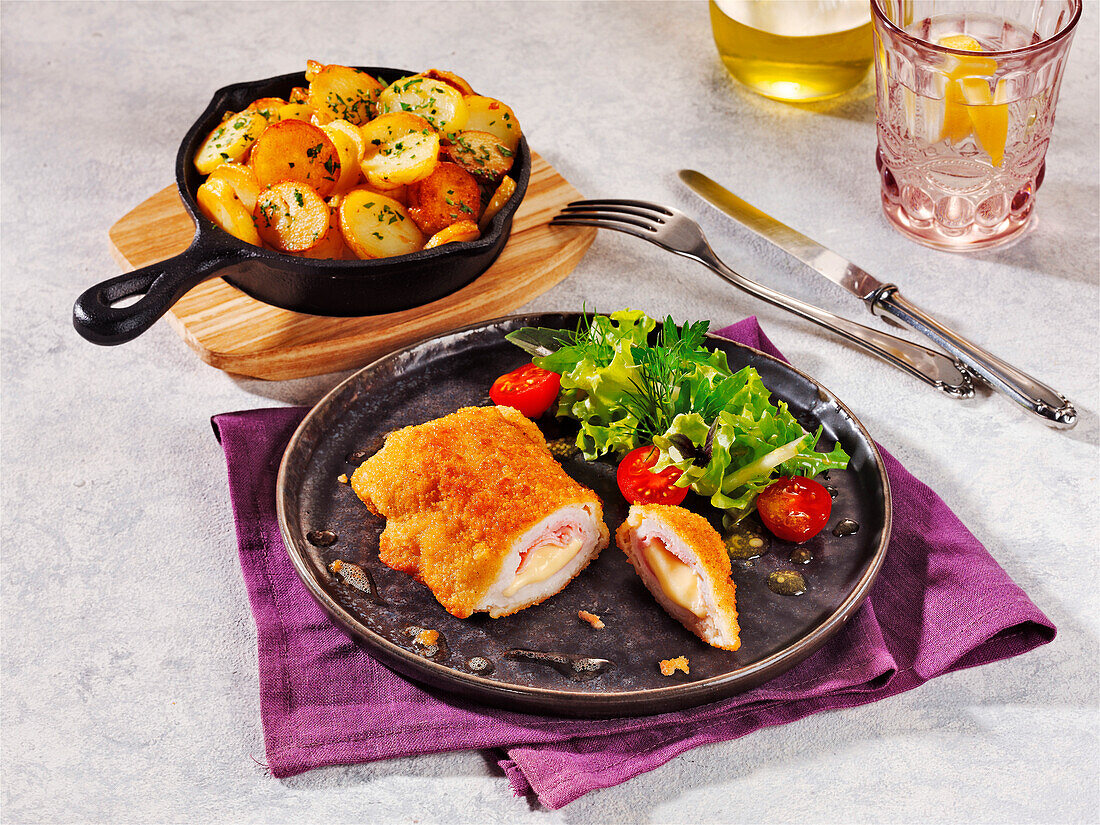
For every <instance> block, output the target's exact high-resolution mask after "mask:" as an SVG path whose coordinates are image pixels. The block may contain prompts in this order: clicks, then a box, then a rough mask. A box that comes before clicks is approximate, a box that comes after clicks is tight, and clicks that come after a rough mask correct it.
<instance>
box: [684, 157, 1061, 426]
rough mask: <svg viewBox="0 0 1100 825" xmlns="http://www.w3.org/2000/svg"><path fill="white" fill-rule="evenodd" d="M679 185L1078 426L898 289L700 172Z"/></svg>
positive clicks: (1051, 400)
mask: <svg viewBox="0 0 1100 825" xmlns="http://www.w3.org/2000/svg"><path fill="white" fill-rule="evenodd" d="M680 180H682V181H683V182H684V183H685V184H687V185H688V187H690V188H691V190H692V191H693V192H695V193H696V194H697V195H699V196H700V197H702V198H703V200H705V201H707V202H708V203H709V204H711V205H712V206H715V207H717V208H718V209H720V210H721V211H723V212H725V213H726V214H727V215H729V216H730V217H732V218H733V219H734V220H736V221H737V222H738V223H741V224H743V225H744V226H746V227H748V228H749V229H751V230H752V231H753V232H755V233H756V234H757V235H759V236H760V237H762V238H764V239H765V240H767V241H770V242H771V243H773V244H775V245H776V246H778V247H779V248H780V249H783V250H784V251H786V252H788V253H789V254H791V255H793V256H794V257H796V258H798V260H800V261H802V263H804V264H806V265H807V266H809V267H810V268H811V269H813V270H814V271H816V272H818V273H819V274H821V275H824V276H825V277H826V278H828V279H829V280H830V281H832V282H833V283H835V284H839V285H840V286H842V287H844V288H845V289H846V290H848V291H849V292H851V293H852V294H853V295H855V296H856V297H857V298H860V299H861V300H862V301H863V302H864V303H865V304H867V307H868V309H870V310H871V314H873V315H878V314H879V313H880V312H886V313H889V314H890V315H891V316H893V318H896V319H897V320H899V321H901V322H902V323H904V324H906V325H908V326H910V327H912V328H913V329H915V330H916V331H917V332H919V333H921V334H922V335H925V336H927V337H928V338H930V339H931V340H932V341H934V342H935V343H936V344H938V345H939V346H940V347H942V348H943V349H944V350H945V351H947V352H949V353H951V354H952V355H954V356H955V357H956V358H958V359H959V361H961V362H962V363H963V364H964V365H965V366H966V367H967V368H968V369H969V370H970V371H971V372H973V373H974V374H975V375H976V376H978V377H980V378H981V379H982V380H984V381H985V382H986V383H987V384H989V385H990V386H991V387H993V388H994V389H996V390H999V391H1000V392H1002V393H1004V394H1005V395H1007V396H1008V397H1009V398H1011V399H1012V400H1013V401H1015V402H1016V403H1018V404H1020V405H1022V406H1024V407H1026V408H1027V409H1028V410H1030V411H1031V412H1033V413H1035V414H1036V415H1039V416H1041V417H1042V418H1044V419H1046V421H1047V423H1048V424H1050V425H1052V426H1054V427H1059V428H1062V429H1069V428H1070V427H1073V426H1074V425H1075V424H1076V423H1077V410H1076V409H1074V407H1073V404H1071V403H1070V402H1069V401H1067V400H1066V398H1065V396H1063V395H1062V394H1061V393H1058V392H1056V391H1054V390H1053V389H1051V388H1050V387H1048V386H1047V385H1046V384H1044V383H1043V382H1041V381H1039V380H1038V379H1036V378H1032V377H1031V376H1030V375H1028V374H1027V373H1025V372H1023V371H1022V370H1020V369H1017V368H1016V367H1014V366H1012V365H1011V364H1008V363H1006V362H1005V361H1002V360H1001V359H1000V358H998V357H997V356H995V355H993V354H992V353H990V352H987V351H986V350H984V349H982V348H981V347H979V346H978V345H977V344H975V343H973V342H971V341H968V340H967V339H966V338H964V337H963V336H962V335H960V334H959V333H957V332H955V331H954V330H953V329H951V328H950V327H948V326H946V325H945V324H943V323H941V322H940V321H937V320H936V319H935V318H933V317H932V316H931V315H928V314H927V313H925V312H923V311H921V310H920V309H919V308H918V307H916V306H914V305H913V304H912V303H911V302H910V301H908V300H906V299H905V298H904V297H903V296H902V295H901V293H900V292H899V291H898V288H897V286H896V285H895V284H890V283H886V284H884V283H882V282H881V281H879V280H878V279H877V278H875V277H874V276H873V275H871V274H870V273H868V272H865V271H864V270H863V269H861V268H860V267H858V266H856V265H855V264H854V263H852V262H851V261H848V260H845V259H844V258H842V257H841V256H840V255H838V254H836V253H835V252H833V251H831V250H829V249H826V248H825V247H824V246H822V245H821V244H819V243H817V241H814V240H811V239H810V238H807V237H806V236H805V235H803V234H802V233H800V232H796V231H795V230H794V229H791V228H790V227H789V226H785V225H784V224H782V223H780V222H779V221H777V220H776V219H775V218H773V217H771V216H770V215H767V214H765V213H764V212H762V211H760V210H759V209H757V208H756V207H755V206H753V205H752V204H750V203H747V202H745V201H743V200H742V199H741V198H739V197H737V196H736V195H735V194H733V193H732V192H730V191H729V190H728V189H725V188H724V187H722V186H720V185H719V184H717V183H715V182H714V181H713V180H711V179H710V178H708V177H707V176H706V175H704V174H702V173H701V172H696V171H695V170H693V169H681V170H680Z"/></svg>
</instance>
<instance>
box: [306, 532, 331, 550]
mask: <svg viewBox="0 0 1100 825" xmlns="http://www.w3.org/2000/svg"><path fill="white" fill-rule="evenodd" d="M336 538H337V536H336V534H335V533H334V532H332V531H331V530H310V531H309V532H308V533H306V541H308V542H309V543H310V544H312V545H313V546H314V547H332V545H334V544H336Z"/></svg>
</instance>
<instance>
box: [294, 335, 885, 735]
mask: <svg viewBox="0 0 1100 825" xmlns="http://www.w3.org/2000/svg"><path fill="white" fill-rule="evenodd" d="M576 320H577V316H576V315H574V314H551V315H528V316H514V317H511V318H506V319H500V320H497V321H492V322H489V323H486V324H482V325H478V326H475V327H470V328H467V329H464V330H459V331H457V332H453V333H449V334H447V335H443V336H440V337H437V338H433V339H430V340H428V341H424V342H421V343H419V344H416V345H413V346H411V347H407V348H405V349H402V350H398V351H397V352H394V353H392V354H390V355H388V356H386V357H384V358H382V359H380V360H378V361H376V362H374V363H373V364H371V365H369V366H367V367H365V368H364V369H363V370H361V371H360V372H358V373H356V374H355V375H353V376H351V377H350V378H348V379H347V380H346V381H344V382H343V383H342V384H340V385H339V386H338V387H336V388H335V389H334V390H333V391H332V392H330V393H329V394H328V395H327V396H326V397H325V398H324V399H322V400H321V401H320V402H319V403H318V404H317V406H316V407H314V409H313V410H312V411H311V412H310V413H309V415H308V416H306V418H305V420H304V421H303V422H302V424H301V426H300V427H299V428H298V430H297V432H296V433H295V434H294V436H293V438H292V439H291V441H290V444H289V446H288V447H287V450H286V453H285V455H284V457H283V462H282V466H281V468H280V472H279V480H278V487H277V507H278V513H279V522H280V526H281V528H282V532H283V537H284V539H285V541H286V545H287V549H288V551H289V553H290V557H291V559H292V561H293V562H294V565H295V567H296V569H297V571H298V573H299V575H300V576H301V578H302V581H303V582H304V583H305V585H306V587H308V588H309V590H310V592H311V593H312V594H313V596H314V597H315V598H316V599H317V601H318V602H319V603H320V605H321V606H322V607H323V608H324V609H325V610H326V611H327V612H328V613H329V615H331V616H332V618H333V619H334V620H335V621H336V622H337V623H338V624H339V625H340V626H341V627H343V628H344V629H345V630H346V631H347V632H348V633H349V634H351V636H352V637H353V638H355V639H357V640H358V641H359V642H361V643H362V644H363V645H364V646H365V647H366V648H367V649H368V650H370V652H371V653H372V654H373V655H374V656H375V657H377V658H378V659H379V660H381V661H382V662H384V663H385V664H387V665H388V666H389V667H391V668H393V669H394V670H396V671H398V672H400V673H402V674H404V675H406V676H408V677H410V678H412V679H415V680H418V681H421V682H423V683H426V684H428V685H431V686H434V687H437V688H441V689H444V690H448V691H452V692H455V693H458V694H461V695H463V696H465V697H468V698H473V699H477V700H480V701H483V702H487V703H490V704H494V705H498V706H502V707H506V708H509V709H517V710H518V709H522V710H530V711H535V712H542V713H551V714H559V715H568V716H620V715H630V714H642V713H658V712H663V711H669V710H674V709H678V708H683V707H690V706H693V705H699V704H703V703H705V702H710V701H714V700H716V699H720V698H723V697H726V696H730V695H733V694H736V693H739V692H741V691H744V690H747V689H749V688H751V687H753V686H755V685H757V684H760V683H761V682H763V681H765V680H767V679H769V678H772V677H774V676H776V675H778V674H780V673H782V672H784V671H786V670H788V669H789V668H791V667H793V666H794V665H795V664H797V663H798V662H800V661H801V660H802V659H804V658H805V657H806V656H808V655H809V654H810V653H812V652H813V651H814V650H816V649H817V648H818V647H820V645H821V644H822V643H824V642H825V641H826V639H828V638H829V637H830V636H832V635H833V634H834V633H836V632H837V631H838V630H839V629H840V628H841V627H842V626H843V624H844V622H846V621H847V620H848V618H849V617H850V616H851V615H852V613H853V612H854V611H855V609H856V608H857V607H858V606H859V604H860V603H861V602H862V600H863V598H864V597H865V596H866V595H867V592H868V591H869V590H870V587H871V584H872V583H873V581H874V579H875V576H876V574H877V573H878V570H879V568H880V566H881V564H882V561H883V559H884V557H885V553H886V544H887V541H888V539H889V535H890V494H889V486H888V481H887V478H886V472H885V469H884V467H883V465H882V460H881V458H880V456H879V454H878V452H877V450H876V449H875V446H874V443H873V442H872V441H871V439H870V437H869V436H868V435H867V432H866V431H865V430H864V429H863V426H862V425H861V424H860V423H859V422H858V421H857V420H856V418H855V417H854V416H853V415H852V414H851V412H849V411H848V409H847V408H846V407H844V405H843V404H841V403H840V402H839V401H838V400H837V399H836V398H835V397H834V396H833V395H832V393H830V392H829V391H828V390H826V389H824V388H822V387H821V386H820V385H818V384H816V383H815V382H814V381H813V380H812V379H810V378H809V377H808V376H805V375H803V374H802V373H800V372H798V371H797V370H795V369H792V368H791V367H789V366H787V365H786V364H784V363H783V362H781V361H778V360H776V359H774V358H772V357H771V356H768V355H765V354H764V353H761V352H758V351H756V350H754V349H750V348H748V347H744V346H741V345H738V344H734V343H731V342H728V341H724V340H722V339H717V338H714V339H712V340H711V341H710V344H711V345H713V346H715V347H717V348H720V349H722V350H724V351H725V352H726V354H727V356H728V359H729V364H730V366H731V367H732V368H733V369H739V368H740V367H742V366H744V365H746V364H751V365H752V366H754V367H756V369H757V370H758V371H759V372H760V374H761V376H762V378H763V380H764V383H765V384H766V385H767V386H768V388H769V389H771V391H772V392H773V394H774V395H775V396H776V397H778V398H781V399H783V400H785V401H786V402H787V403H788V405H789V406H790V408H791V411H792V412H793V413H794V414H795V415H796V416H797V417H798V418H799V420H800V421H802V423H803V424H804V426H806V427H807V428H808V429H809V428H816V427H817V426H818V425H819V424H821V425H823V426H824V434H823V436H822V439H823V442H822V446H823V447H829V446H831V443H830V442H832V441H833V440H839V441H840V442H841V444H842V445H843V446H844V448H845V449H846V450H847V451H848V453H849V454H850V455H851V456H852V461H851V464H850V468H849V469H848V470H844V471H837V470H833V471H831V473H830V474H829V478H828V480H827V481H826V482H825V483H826V484H828V485H829V486H831V487H833V488H835V490H836V499H835V502H834V506H833V514H832V516H831V518H830V521H829V525H828V527H826V529H825V530H824V531H822V532H821V534H819V535H818V536H816V537H815V538H813V539H811V540H810V541H809V542H807V543H806V544H805V545H803V547H805V548H806V549H807V550H809V552H810V553H811V554H812V556H813V560H812V561H810V562H809V563H807V564H798V563H792V562H791V561H790V559H789V557H790V552H791V551H792V549H794V545H790V544H788V543H786V542H783V541H780V540H778V539H772V540H771V543H770V546H769V547H768V549H767V552H766V553H765V554H764V555H763V556H762V557H760V558H758V559H756V560H755V561H753V562H751V563H749V562H734V572H733V578H734V581H735V583H736V585H737V609H738V613H739V618H740V623H741V639H742V647H741V649H740V650H738V651H737V652H736V653H729V652H726V651H723V650H718V649H716V648H712V647H710V646H708V645H706V644H704V643H703V642H701V641H699V640H698V639H697V638H696V637H695V636H693V635H692V634H690V633H688V632H687V631H686V630H684V628H683V627H682V626H681V625H680V624H678V623H677V622H675V621H674V620H673V619H671V618H670V617H669V616H668V615H667V614H666V613H665V612H664V611H663V610H662V609H661V608H660V607H659V606H658V605H657V603H656V602H655V601H654V600H653V597H652V596H650V594H649V592H648V591H647V590H646V589H645V587H644V586H643V585H642V584H641V581H640V580H639V579H638V577H637V575H636V574H635V572H634V570H633V568H632V567H631V566H630V564H629V563H628V562H627V560H626V557H625V556H624V555H623V553H622V552H621V551H620V550H619V549H618V548H616V547H615V546H614V543H612V545H611V546H610V547H608V548H607V549H606V550H604V551H603V553H601V555H600V557H599V558H598V559H597V560H596V561H594V562H593V563H592V564H591V565H590V566H589V567H588V568H587V569H586V570H585V571H584V572H583V573H582V574H581V575H580V576H579V577H578V578H577V579H575V580H574V581H573V582H572V583H570V584H569V585H568V586H567V587H566V588H565V589H564V590H562V592H560V593H558V594H557V595H556V596H554V597H552V598H551V599H549V600H548V601H546V602H544V603H543V604H541V605H536V606H535V607H531V608H528V609H527V610H523V611H521V612H520V613H517V614H515V615H513V616H509V617H506V618H501V619H490V618H488V617H487V616H485V615H475V616H474V617H472V618H470V619H465V620H463V619H456V618H454V617H453V616H451V615H449V614H448V613H447V612H446V611H445V610H444V609H443V608H442V606H441V605H440V604H439V603H438V602H437V601H436V600H435V597H434V596H432V594H431V592H430V591H429V590H428V589H427V588H426V587H424V586H423V585H421V584H418V583H417V582H415V581H414V580H413V579H412V578H410V577H409V576H406V575H404V574H402V573H397V572H395V571H393V570H391V569H389V568H388V567H386V566H385V565H383V564H382V563H381V562H380V561H379V560H378V536H379V534H380V533H381V531H382V529H383V528H384V526H385V522H384V520H382V519H379V518H375V517H374V516H372V515H371V514H370V513H369V512H368V511H367V509H366V508H365V507H364V506H363V504H362V503H361V502H360V501H359V500H358V499H357V498H356V496H355V494H354V492H352V490H351V488H350V486H348V485H347V484H344V483H342V482H340V481H338V477H339V476H340V475H341V474H348V475H350V473H351V472H352V470H353V469H354V467H355V463H353V462H349V461H348V459H349V456H353V455H354V454H355V453H356V452H357V451H362V450H367V451H373V450H375V449H377V448H378V446H380V445H381V438H382V436H383V435H385V434H386V433H388V432H390V431H392V430H395V429H398V428H400V427H404V426H407V425H410V424H420V423H423V422H425V421H429V420H431V419H434V418H438V417H440V416H443V415H446V414H447V413H450V412H453V411H454V410H456V409H458V408H459V407H463V406H471V405H479V404H484V403H488V399H487V393H488V388H489V386H490V384H491V383H492V382H493V380H494V379H495V378H496V377H497V376H499V375H501V374H502V373H504V372H507V371H509V370H511V369H514V368H515V367H517V366H519V365H520V364H522V363H523V362H524V361H526V360H527V358H528V356H527V355H525V354H524V353H523V352H521V351H520V350H518V349H517V348H516V347H514V346H513V345H512V344H510V343H508V342H507V341H505V339H504V334H505V333H506V332H508V331H510V330H512V329H516V328H518V327H521V326H551V327H552V326H558V327H562V328H573V327H575V325H576ZM540 426H542V427H543V429H544V431H545V432H546V433H547V436H548V437H549V438H555V437H558V436H561V435H567V434H569V433H570V432H575V430H573V431H570V430H569V429H568V427H569V426H570V425H569V424H568V423H563V422H556V421H553V420H550V419H545V420H543V421H541V422H540ZM564 467H565V469H566V471H567V472H568V473H569V474H570V475H572V476H573V477H574V478H576V479H577V480H578V481H580V482H581V483H583V484H586V485H588V486H590V487H592V488H593V489H594V490H595V491H596V492H597V493H598V494H599V495H600V497H601V498H602V499H603V501H604V516H605V520H606V522H607V525H608V527H609V529H610V530H611V532H612V533H614V531H615V528H617V527H618V526H619V524H621V523H622V521H623V520H624V518H625V516H626V510H627V504H626V502H625V501H624V500H623V498H622V496H621V495H620V494H619V492H618V489H617V487H616V484H615V478H614V465H613V464H611V463H609V462H594V463H587V462H585V461H583V459H581V458H580V457H579V456H577V457H575V458H572V459H569V460H567V461H565V462H564ZM693 500H694V502H693ZM688 502H693V504H692V506H693V509H697V510H698V511H699V512H702V513H704V514H706V513H707V511H708V510H710V508H709V507H708V505H707V504H706V502H705V501H704V500H702V499H700V498H699V497H698V496H694V495H689V496H688ZM710 515H711V516H715V514H714V513H713V511H711V513H710ZM842 519H851V520H852V521H854V522H857V523H858V524H859V529H858V531H857V532H856V533H854V534H852V535H844V536H834V535H833V528H834V526H835V525H836V523H838V522H840V521H841V520H842ZM714 520H715V522H716V523H717V519H716V518H715V519H714ZM312 531H331V533H333V534H335V537H336V540H335V542H334V543H332V544H330V545H328V546H316V544H315V543H311V542H310V540H309V538H308V536H309V534H310V533H311V532H312ZM316 538H317V537H316V535H314V540H315V541H316ZM328 538H330V539H331V538H332V537H331V536H329V537H328ZM336 559H341V560H343V561H345V562H351V563H353V564H356V565H359V566H361V567H362V568H363V569H364V570H366V571H367V572H368V574H369V576H370V577H371V579H372V580H373V583H374V585H375V591H376V593H375V594H374V595H369V594H367V593H365V592H363V591H362V590H359V589H356V588H354V587H352V586H350V585H349V584H348V583H346V582H344V581H340V580H338V578H337V577H336V576H334V575H333V574H332V573H330V572H329V569H328V567H329V564H330V563H331V562H332V561H334V560H336ZM780 569H788V570H791V569H797V570H798V571H799V572H800V573H802V574H803V576H804V577H805V579H806V582H807V585H808V589H807V591H806V592H805V593H804V594H803V595H801V596H783V595H778V594H777V593H774V592H773V591H772V590H771V589H769V587H768V585H767V577H768V575H769V574H770V573H772V572H773V571H776V570H780ZM579 610H588V611H591V612H593V613H596V614H597V615H599V616H601V617H602V618H603V621H604V622H605V624H606V627H605V628H604V629H603V630H594V629H593V628H592V627H590V626H589V625H587V624H585V623H584V622H582V621H580V620H579V619H578V618H577V612H578V611H579ZM418 628H429V629H433V630H438V631H439V633H440V634H441V644H440V645H439V646H438V649H436V650H434V651H433V650H431V649H426V648H423V647H420V646H418V645H417V644H416V643H415V640H414V636H415V633H416V629H418ZM516 650H526V651H536V652H540V653H552V654H563V656H562V658H561V659H560V660H559V661H558V662H557V666H555V665H554V663H553V662H547V661H538V660H536V659H532V658H531V657H530V656H523V655H516V654H514V653H510V651H516ZM429 654H430V655H429ZM680 655H684V656H687V657H688V659H689V660H690V663H691V673H690V675H685V674H683V673H677V674H676V675H675V676H673V677H666V676H662V675H661V673H660V670H659V668H658V664H657V663H658V661H659V660H661V659H668V658H673V657H676V656H680ZM571 657H581V658H582V659H589V658H590V659H602V660H606V662H607V664H604V665H602V666H600V667H598V668H596V669H586V668H585V666H584V663H583V662H582V663H581V666H580V667H579V668H573V667H571V664H572V661H573V660H572V659H571ZM479 659H483V660H487V661H488V663H489V664H490V665H491V671H489V672H486V670H485V669H483V668H479V665H483V664H484V663H483V662H481V661H478V660H479Z"/></svg>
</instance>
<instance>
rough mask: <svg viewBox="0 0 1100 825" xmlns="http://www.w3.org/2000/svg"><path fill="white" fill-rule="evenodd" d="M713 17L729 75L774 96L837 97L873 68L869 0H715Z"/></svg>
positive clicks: (802, 99)
mask: <svg viewBox="0 0 1100 825" xmlns="http://www.w3.org/2000/svg"><path fill="white" fill-rule="evenodd" d="M710 22H711V28H712V30H713V32H714V42H715V44H716V45H717V46H718V53H719V55H721V57H722V62H723V63H724V64H725V65H726V68H727V69H728V70H729V73H730V74H732V75H733V76H734V77H735V78H737V79H738V80H739V81H741V82H742V83H744V84H745V85H746V86H748V87H749V88H750V89H752V90H753V91H755V92H758V93H760V94H762V95H764V96H765V97H770V98H774V99H775V100H784V101H789V102H797V103H806V102H810V101H815V100H825V99H826V98H830V97H835V96H837V95H839V94H843V93H844V92H846V91H848V90H849V89H851V88H853V87H855V86H857V85H858V84H859V82H860V81H861V80H862V79H863V76H864V75H865V74H866V73H867V69H868V68H869V67H870V65H871V56H872V41H871V13H870V5H869V3H868V2H867V0H711V2H710Z"/></svg>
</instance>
